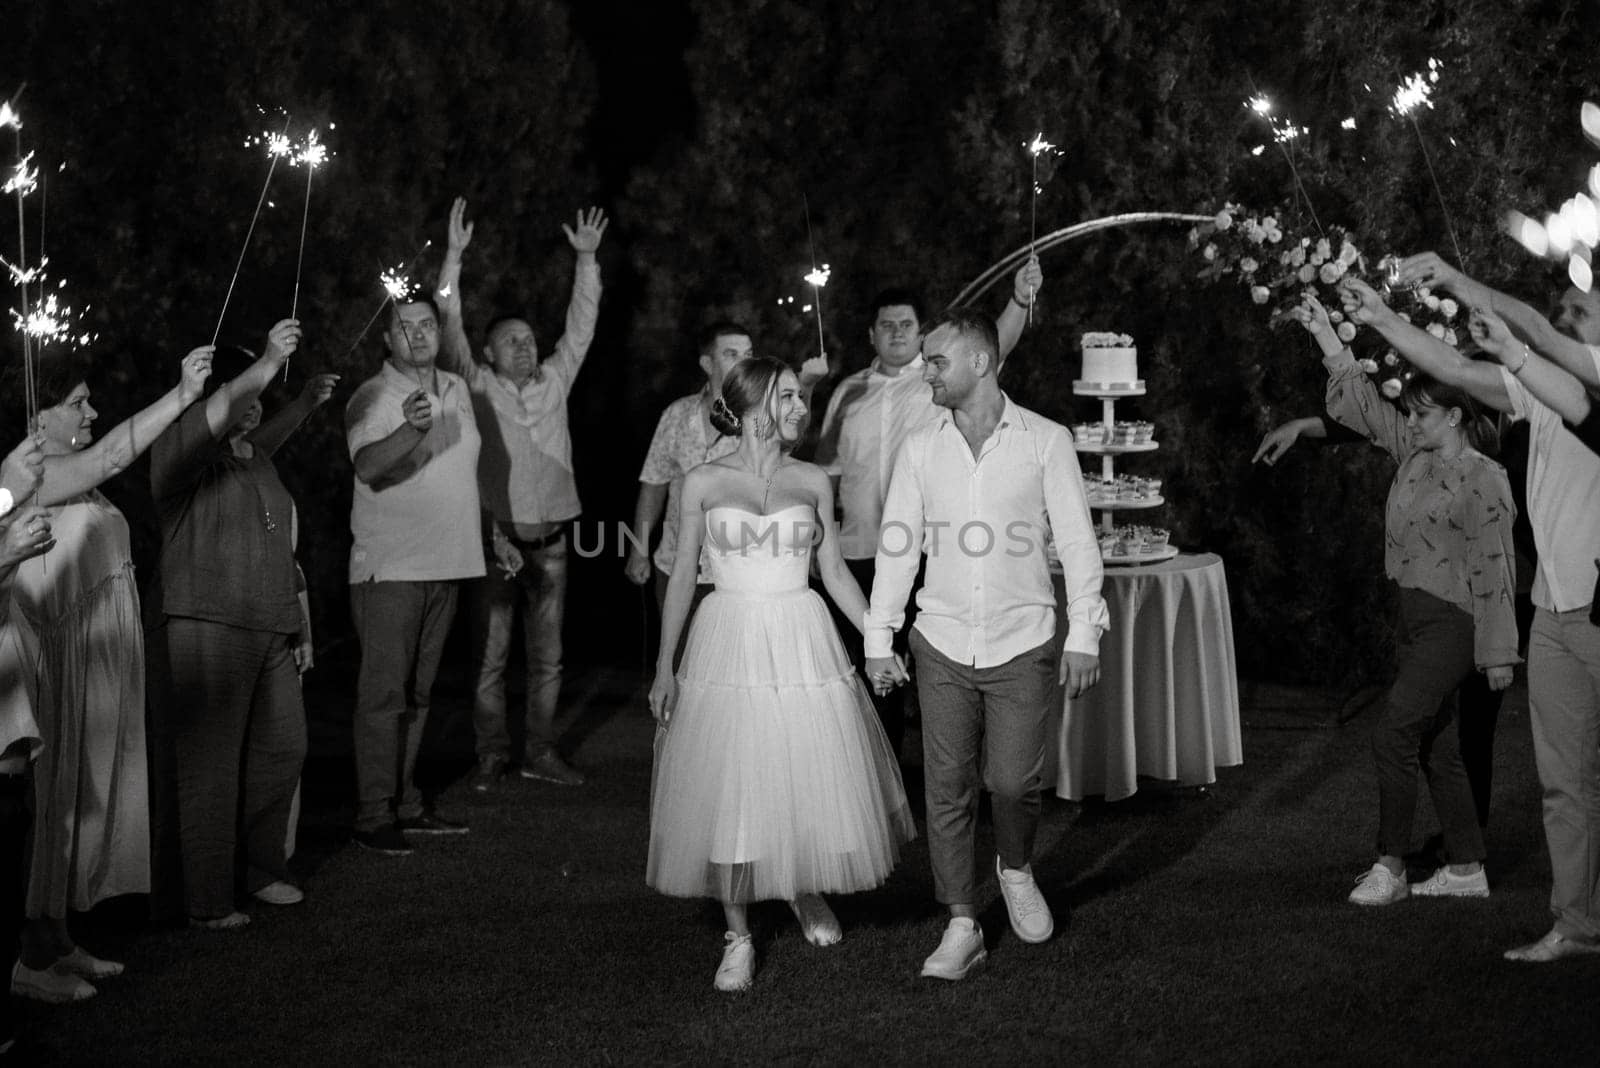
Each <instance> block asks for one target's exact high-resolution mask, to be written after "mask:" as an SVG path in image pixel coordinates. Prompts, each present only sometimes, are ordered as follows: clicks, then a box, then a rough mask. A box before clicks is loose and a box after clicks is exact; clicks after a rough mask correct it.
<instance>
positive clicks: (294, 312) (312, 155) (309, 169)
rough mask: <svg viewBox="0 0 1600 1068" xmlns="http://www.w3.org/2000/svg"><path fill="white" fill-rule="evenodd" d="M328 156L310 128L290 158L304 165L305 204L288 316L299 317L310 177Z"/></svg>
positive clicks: (309, 208)
mask: <svg viewBox="0 0 1600 1068" xmlns="http://www.w3.org/2000/svg"><path fill="white" fill-rule="evenodd" d="M327 158H328V146H327V145H325V144H323V143H322V142H321V141H319V140H317V131H315V130H312V131H311V133H310V134H308V135H307V136H306V143H305V147H304V148H302V149H301V150H300V151H299V152H297V153H295V155H294V158H293V159H291V160H290V165H291V166H296V167H298V166H301V165H304V166H305V169H306V204H305V208H304V210H303V211H302V212H301V213H300V255H299V256H298V258H296V260H295V263H294V299H293V300H292V301H291V302H290V304H289V318H291V319H295V318H298V317H299V311H300V269H301V268H302V267H303V266H304V265H305V262H306V224H307V223H308V222H309V221H310V219H311V177H312V175H314V174H316V173H317V168H318V167H320V166H322V164H323V163H324V162H325V161H326V160H327ZM283 371H284V374H286V375H287V374H288V373H289V365H288V364H287V363H285V364H284V367H283Z"/></svg>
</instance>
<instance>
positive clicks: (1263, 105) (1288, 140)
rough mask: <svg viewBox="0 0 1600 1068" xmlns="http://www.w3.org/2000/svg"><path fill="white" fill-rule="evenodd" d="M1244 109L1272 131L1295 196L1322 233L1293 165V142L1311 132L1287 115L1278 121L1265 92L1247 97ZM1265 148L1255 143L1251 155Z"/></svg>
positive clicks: (1265, 147)
mask: <svg viewBox="0 0 1600 1068" xmlns="http://www.w3.org/2000/svg"><path fill="white" fill-rule="evenodd" d="M1244 107H1245V110H1246V111H1248V112H1250V113H1251V114H1252V115H1254V116H1255V117H1256V118H1258V119H1260V120H1261V121H1262V122H1264V123H1266V124H1267V129H1268V130H1270V131H1272V140H1273V142H1274V143H1276V144H1277V146H1278V150H1279V151H1281V152H1282V153H1283V158H1284V161H1285V162H1287V163H1288V164H1289V174H1290V176H1291V177H1293V178H1294V189H1295V196H1296V197H1297V198H1298V199H1299V200H1302V201H1304V202H1305V206H1306V213H1307V214H1309V215H1310V216H1311V222H1312V225H1314V226H1315V227H1316V228H1317V233H1319V234H1321V233H1324V231H1323V229H1322V221H1321V220H1320V219H1318V218H1317V209H1316V208H1314V207H1312V206H1311V194H1309V193H1307V192H1306V187H1305V183H1304V182H1302V181H1301V180H1300V168H1299V167H1298V166H1296V165H1295V162H1294V152H1293V151H1292V148H1293V143H1294V142H1295V141H1297V140H1299V139H1300V138H1301V137H1304V136H1306V135H1307V134H1309V133H1310V132H1311V130H1310V129H1309V128H1308V127H1305V126H1297V125H1295V124H1294V123H1293V122H1291V121H1290V120H1289V119H1288V118H1287V117H1285V118H1284V119H1283V120H1282V121H1279V120H1278V119H1277V118H1276V117H1274V115H1273V110H1274V107H1275V105H1274V104H1273V103H1272V98H1271V97H1269V96H1267V95H1266V94H1265V93H1260V92H1258V93H1255V94H1254V95H1253V96H1250V97H1247V98H1246V99H1245V102H1244ZM1266 150H1267V146H1266V145H1257V146H1255V147H1254V148H1252V149H1251V150H1250V154H1251V155H1252V156H1260V155H1261V154H1262V153H1264V152H1265V151H1266Z"/></svg>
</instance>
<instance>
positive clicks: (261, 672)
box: [146, 319, 335, 929]
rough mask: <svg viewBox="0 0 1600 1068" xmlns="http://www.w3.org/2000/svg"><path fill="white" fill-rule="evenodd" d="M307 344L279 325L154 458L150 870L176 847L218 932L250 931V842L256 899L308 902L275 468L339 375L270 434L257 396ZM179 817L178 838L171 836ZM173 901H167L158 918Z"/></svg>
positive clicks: (293, 606) (284, 536)
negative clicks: (245, 898) (299, 864)
mask: <svg viewBox="0 0 1600 1068" xmlns="http://www.w3.org/2000/svg"><path fill="white" fill-rule="evenodd" d="M299 340H300V327H299V325H298V323H296V322H295V321H294V320H290V319H285V320H283V321H282V322H279V323H278V324H277V325H276V326H274V327H273V328H272V332H271V334H270V335H269V336H268V340H267V348H266V352H265V354H264V355H262V356H261V358H260V359H257V360H255V361H254V362H253V363H250V364H249V365H248V366H247V367H244V369H243V370H241V371H240V372H239V373H238V374H237V375H236V376H234V377H232V378H231V380H227V381H224V382H223V384H222V385H221V387H220V388H218V389H217V390H216V391H215V392H213V393H212V394H211V395H210V396H208V397H207V399H206V400H205V401H204V402H203V403H201V404H196V405H194V406H193V407H191V408H190V409H189V410H188V411H187V412H185V413H184V414H183V416H182V417H181V418H180V419H179V420H178V421H177V422H176V423H174V424H173V426H172V427H171V428H170V429H169V430H168V431H167V432H166V433H164V434H163V435H162V436H161V437H160V438H159V439H158V440H157V441H156V443H155V445H154V447H153V448H152V450H151V463H150V488H151V492H152V494H153V496H154V497H155V502H156V509H157V511H158V513H159V515H160V519H161V561H160V567H159V571H158V574H157V578H156V580H155V581H154V582H153V583H152V587H151V590H150V595H149V597H148V599H147V601H146V608H147V612H146V625H147V628H148V630H149V638H148V642H147V645H148V648H149V653H150V677H151V679H152V684H153V686H154V688H155V692H154V693H153V694H152V697H151V716H152V720H153V721H154V723H155V731H154V734H155V746H156V755H155V758H154V763H155V766H154V767H153V768H152V775H151V779H152V782H153V783H154V793H155V796H156V804H155V806H154V807H155V809H156V812H157V814H158V815H157V827H156V850H157V855H158V860H157V865H156V868H157V871H158V873H159V874H160V876H161V877H163V878H164V879H171V878H172V877H173V876H174V875H175V874H176V873H175V872H174V871H172V870H170V869H169V864H170V861H171V859H172V858H171V857H170V856H163V854H164V853H171V852H173V851H174V846H175V847H176V852H177V853H178V855H179V856H180V857H181V878H182V886H183V899H184V904H185V907H186V909H187V912H188V915H189V919H190V922H191V923H193V924H195V925H198V926H202V927H208V928H213V929H227V928H234V927H241V926H243V925H244V924H245V923H247V922H249V917H248V916H247V915H245V914H244V913H242V912H240V911H238V909H237V908H236V907H235V897H234V890H235V881H236V876H237V872H236V870H235V856H236V851H238V846H239V842H240V839H241V838H242V844H243V849H242V853H243V855H244V859H245V873H244V875H245V878H244V882H245V889H246V890H247V891H248V892H249V893H251V894H252V895H253V896H254V897H256V898H257V899H258V900H261V901H264V902H267V903H269V904H277V905H290V904H294V903H296V902H298V901H300V900H301V897H302V895H301V893H300V890H299V889H298V888H297V887H295V886H294V885H293V884H292V883H291V882H290V881H289V871H288V858H287V856H286V855H285V840H286V831H287V824H288V820H289V813H290V808H291V804H292V801H293V797H294V791H295V785H296V783H297V782H298V779H299V775H300V767H301V764H302V762H303V761H304V759H305V747H306V736H305V711H304V707H303V705H302V703H301V698H300V682H299V674H298V672H297V671H296V667H295V659H294V648H295V645H296V643H297V640H298V639H297V635H298V633H299V630H300V605H299V597H298V594H297V591H296V579H295V562H294V550H293V546H292V544H291V533H290V511H291V508H292V504H291V502H290V499H289V493H288V491H287V490H286V489H284V487H283V483H282V482H280V481H279V480H278V475H277V471H276V470H275V469H274V468H273V466H272V459H271V457H272V454H273V452H275V451H276V450H277V448H278V446H279V445H281V444H282V443H283V442H284V441H285V440H286V439H287V438H288V436H289V435H290V434H291V433H293V431H294V430H295V429H296V428H297V427H298V426H299V425H300V423H301V422H302V421H304V419H305V418H306V416H308V415H309V414H310V413H311V412H312V411H313V410H314V409H315V408H316V407H317V406H318V405H319V404H321V403H322V402H323V401H325V400H327V399H328V395H329V393H330V392H331V391H332V388H333V382H334V380H335V376H333V375H316V376H313V377H312V379H311V381H310V382H309V383H308V384H307V385H306V388H305V390H304V391H303V392H302V393H301V394H300V396H299V398H298V399H297V400H296V401H295V402H294V403H293V404H290V405H289V406H287V407H286V408H285V409H284V410H283V411H281V412H279V413H278V414H277V415H276V416H275V417H274V418H273V420H272V421H271V422H269V423H267V424H262V422H261V402H260V400H259V397H260V394H261V391H262V390H263V389H265V388H266V386H267V384H268V383H269V382H271V381H272V378H273V376H274V375H276V374H277V373H278V372H279V371H281V370H282V368H283V366H284V363H285V361H286V360H287V359H288V358H289V355H290V353H292V352H293V351H294V350H295V348H296V347H297V345H298V344H299ZM217 370H218V372H219V373H218V374H217V375H216V376H215V377H213V379H212V381H213V382H215V381H218V380H221V379H227V377H228V376H227V368H226V367H225V366H224V365H223V362H222V360H221V359H219V362H218V367H217ZM174 795H175V801H176V810H175V812H174V810H173V805H172V802H173V800H174ZM163 802H165V803H163ZM174 816H175V820H176V828H175V832H176V833H175V834H174V828H171V827H164V826H162V825H161V824H162V823H163V822H165V821H167V820H171V819H172V818H173V817H174ZM163 860H165V861H168V864H163V863H161V862H162V861H163ZM164 890H165V891H170V890H171V887H170V886H163V885H158V886H157V887H156V893H157V895H158V897H161V896H162V895H163V891H164ZM163 903H165V904H168V905H170V903H171V902H170V901H167V902H161V901H158V909H159V908H160V907H161V905H162V904H163Z"/></svg>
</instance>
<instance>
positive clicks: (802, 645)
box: [645, 589, 916, 904]
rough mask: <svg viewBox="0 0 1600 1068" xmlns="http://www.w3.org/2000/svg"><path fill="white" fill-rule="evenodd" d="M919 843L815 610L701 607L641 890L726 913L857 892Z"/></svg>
mask: <svg viewBox="0 0 1600 1068" xmlns="http://www.w3.org/2000/svg"><path fill="white" fill-rule="evenodd" d="M915 836H916V827H915V824H914V823H913V821H912V818H911V813H910V810H909V808H908V807H907V805H906V795H905V787H904V786H903V785H902V784H901V781H900V770H899V766H898V765H897V763H896V761H895V754H894V753H893V752H892V751H891V750H890V748H889V741H888V739H887V737H885V735H884V733H883V727H882V725H880V724H879V722H878V716H877V713H876V712H875V711H874V710H873V707H872V702H871V700H870V699H869V697H868V696H867V690H866V687H865V685H864V684H863V683H862V681H861V679H860V678H859V676H858V675H857V674H856V672H855V670H854V668H853V667H852V665H851V663H850V660H849V657H848V656H847V655H846V653H845V650H844V646H843V644H842V643H841V642H840V640H839V635H838V633H837V632H836V631H835V630H834V626H833V620H832V619H831V618H830V617H829V615H828V610H827V608H826V606H825V605H824V604H823V603H822V599H821V598H820V597H818V596H817V595H816V594H815V593H813V592H812V591H811V590H809V589H801V590H796V591H793V592H788V593H775V594H762V595H755V596H748V595H739V594H731V593H725V592H721V591H718V592H714V593H712V594H711V595H710V596H709V597H707V598H706V599H705V601H704V602H703V603H702V604H701V605H700V607H699V609H698V610H697V611H696V613H695V616H694V620H693V622H692V624H691V626H690V630H689V638H688V642H687V644H686V646H685V648H684V654H683V662H682V664H681V666H680V668H679V672H678V700H677V706H676V708H675V710H674V712H673V715H672V718H671V721H670V723H669V726H668V729H667V730H666V732H665V735H664V737H662V738H661V739H660V744H659V745H658V756H657V763H656V776H655V783H654V786H653V789H652V796H651V805H650V856H649V860H648V862H647V867H646V874H645V879H646V881H647V882H648V883H649V884H650V885H651V886H653V887H654V888H656V889H657V890H660V891H661V892H662V893H665V894H671V895H674V896H678V897H713V898H716V899H718V900H720V901H725V902H731V903H736V904H738V903H744V902H749V901H766V900H792V899H793V898H794V897H795V896H797V895H799V894H804V893H813V892H814V893H843V892H849V891H855V890H867V889H870V888H872V887H874V886H877V885H879V884H881V883H882V882H883V881H884V879H886V878H887V877H888V875H889V873H890V872H891V871H892V870H893V869H894V865H895V862H896V861H897V860H898V859H899V847H900V845H901V843H903V842H906V841H909V840H911V839H912V838H914V837H915Z"/></svg>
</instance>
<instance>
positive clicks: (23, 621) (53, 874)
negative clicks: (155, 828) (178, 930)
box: [11, 346, 212, 1002]
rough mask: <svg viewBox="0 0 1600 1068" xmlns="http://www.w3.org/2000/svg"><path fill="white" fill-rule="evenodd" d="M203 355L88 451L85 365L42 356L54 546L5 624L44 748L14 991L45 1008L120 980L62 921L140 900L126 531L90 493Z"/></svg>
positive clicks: (150, 437)
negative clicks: (118, 901) (107, 904)
mask: <svg viewBox="0 0 1600 1068" xmlns="http://www.w3.org/2000/svg"><path fill="white" fill-rule="evenodd" d="M211 354H212V350H211V348H210V346H205V347H202V348H197V349H195V350H194V351H192V352H190V353H189V355H187V356H186V357H184V359H183V364H182V373H181V376H180V378H179V381H178V384H177V385H175V386H173V387H172V389H170V390H168V391H167V392H166V393H164V394H163V395H162V396H161V397H160V398H159V399H158V400H156V402H155V403H154V404H151V405H150V406H148V407H146V408H144V409H143V410H141V411H139V412H136V413H135V414H134V415H133V416H131V417H130V418H128V419H126V420H124V421H123V422H122V423H121V424H119V425H118V426H116V427H113V428H112V429H111V430H110V431H109V432H108V433H106V434H105V435H104V436H101V437H99V439H98V440H96V435H95V432H94V423H95V420H96V419H97V418H98V413H96V412H95V410H94V406H93V405H92V404H91V403H90V393H89V387H88V385H87V383H86V381H85V370H86V368H85V365H84V364H82V363H80V362H79V361H78V359H77V358H76V357H74V356H71V355H59V356H54V357H50V358H47V359H44V360H41V361H40V362H39V365H38V369H37V371H36V373H35V380H34V389H35V396H36V397H37V399H38V404H39V408H38V412H37V415H36V416H35V419H34V424H33V426H32V427H31V428H30V429H31V430H32V431H33V432H36V433H39V434H40V435H41V440H42V446H41V447H42V450H43V452H44V477H43V479H42V480H41V481H40V483H39V488H38V491H37V494H36V496H35V497H34V500H35V501H36V502H37V503H38V504H39V505H40V506H42V507H44V508H45V509H46V511H47V512H48V514H49V520H50V529H51V533H52V535H53V536H54V538H55V541H56V545H55V549H54V550H53V551H52V552H51V553H50V554H49V555H48V557H36V558H34V559H31V560H28V561H26V562H24V563H22V564H20V565H19V566H18V568H17V571H16V576H15V579H14V581H13V583H12V590H11V620H12V623H13V624H14V625H15V627H16V635H17V638H18V640H19V643H20V647H21V650H22V655H23V658H24V659H23V663H24V664H25V665H30V666H33V667H34V671H35V673H34V674H33V677H31V678H29V677H27V673H26V672H24V677H23V679H22V680H21V681H22V683H23V684H24V685H25V686H27V687H29V688H30V693H29V696H30V698H31V699H32V703H33V709H34V714H35V715H36V716H37V718H38V722H39V733H40V736H41V737H42V739H43V741H44V747H43V749H42V750H41V752H40V755H39V758H38V760H37V761H36V762H35V763H34V767H33V785H34V804H35V809H34V823H33V847H32V851H31V857H30V862H29V865H28V890H27V918H28V922H27V926H26V928H25V930H24V932H23V939H22V954H21V960H20V962H19V963H18V965H17V967H16V969H15V970H14V971H13V973H12V980H11V988H12V991H13V992H14V993H17V994H21V995H23V996H24V997H29V998H34V999H37V1000H40V1001H54V1002H62V1001H77V1000H81V999H84V998H88V997H93V996H94V994H95V992H96V990H95V987H94V985H93V984H92V982H91V980H101V979H109V978H112V977H114V976H117V975H120V974H122V971H123V966H122V965H121V964H120V963H118V962H116V961H109V960H102V959H100V958H98V957H96V956H94V955H93V954H91V953H90V952H89V951H87V950H86V949H84V948H83V947H82V946H80V945H78V944H77V943H76V941H75V940H74V939H73V937H72V933H71V931H70V930H69V928H68V925H67V919H68V915H69V913H71V912H86V911H88V910H89V909H90V908H93V907H94V906H95V905H96V904H98V903H99V902H101V901H104V900H107V899H108V898H113V897H118V896H120V895H123V894H144V893H147V892H148V891H149V890H150V830H149V789H148V780H147V769H148V766H147V762H146V752H145V716H144V698H145V693H144V634H143V631H142V630H141V628H140V626H139V594H138V589H137V587H136V586H135V584H134V575H133V560H132V558H131V550H130V547H129V541H128V524H127V522H126V520H124V519H123V517H122V513H121V512H119V511H118V510H117V509H116V508H115V507H114V506H113V505H112V504H111V502H110V501H108V500H106V498H105V497H104V496H102V495H101V494H100V492H99V491H98V490H97V488H96V487H98V486H99V485H101V484H102V483H104V482H105V481H106V480H107V479H109V478H111V477H112V476H113V475H116V474H119V473H120V472H122V471H124V470H126V469H127V467H128V465H130V464H131V463H133V461H134V460H135V459H137V458H138V457H139V456H140V455H141V454H142V453H143V452H144V451H145V450H146V449H147V448H149V447H150V445H151V443H152V442H154V441H155V440H156V438H157V437H158V436H159V435H160V434H161V432H162V431H164V430H165V429H166V428H167V427H168V426H170V425H171V424H172V422H173V420H175V419H177V418H178V416H179V414H180V413H182V412H183V411H184V409H186V408H188V407H189V405H190V404H191V402H193V401H194V400H195V399H196V398H197V397H199V396H200V393H201V390H202V389H203V387H204V385H205V381H206V378H207V376H208V375H210V373H211Z"/></svg>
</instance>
